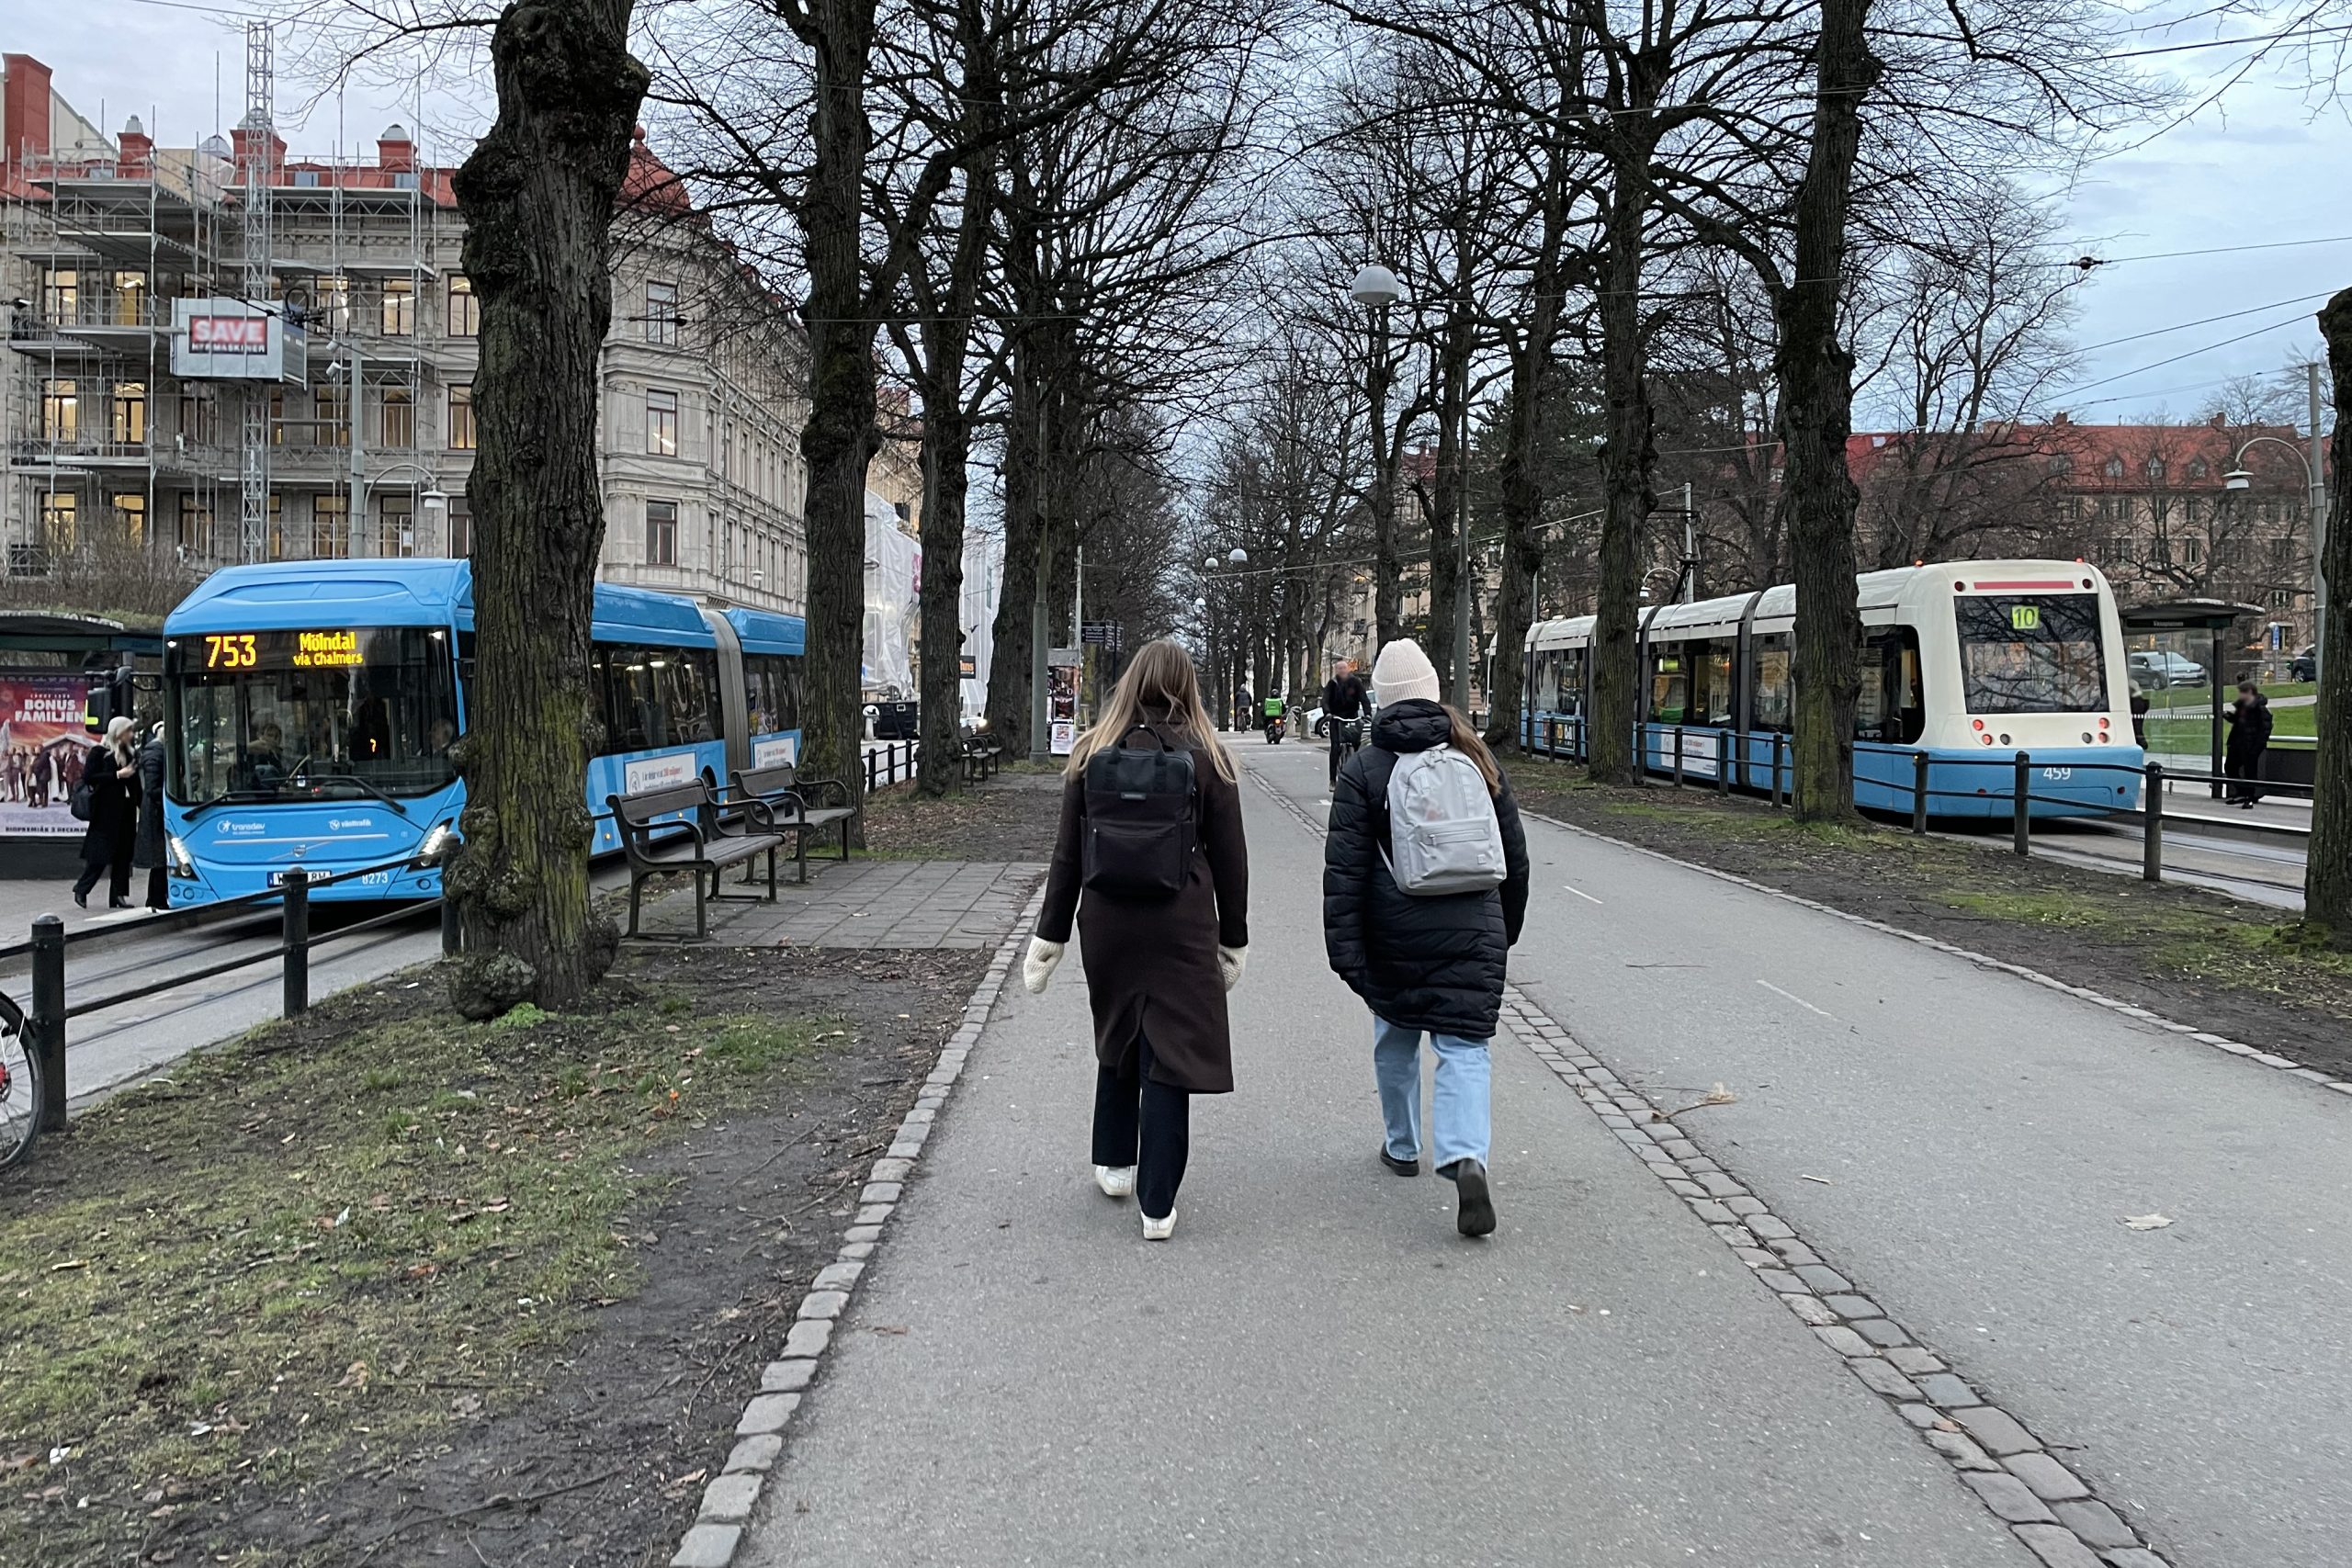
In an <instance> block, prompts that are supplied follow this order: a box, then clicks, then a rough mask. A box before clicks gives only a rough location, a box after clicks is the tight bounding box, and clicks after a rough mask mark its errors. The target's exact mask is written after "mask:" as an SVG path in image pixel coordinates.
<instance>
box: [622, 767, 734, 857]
mask: <svg viewBox="0 0 2352 1568" xmlns="http://www.w3.org/2000/svg"><path fill="white" fill-rule="evenodd" d="M605 804H606V805H607V806H609V807H611V808H612V813H613V823H614V826H616V828H618V829H620V834H621V838H622V839H623V840H625V841H626V842H627V843H628V845H630V846H631V847H635V846H638V845H641V844H643V843H644V842H646V840H649V839H650V838H651V837H652V835H653V834H654V833H655V832H657V831H660V830H662V829H676V828H683V827H684V826H685V825H686V824H685V823H684V822H683V821H680V820H679V819H678V818H679V816H680V814H681V813H684V812H689V811H691V812H694V813H695V814H696V815H697V816H699V815H700V814H701V813H703V812H705V811H707V810H708V809H709V807H710V791H709V790H708V789H707V787H706V786H705V785H704V784H703V782H702V781H701V780H700V779H696V780H695V782H694V783H692V784H671V785H669V786H668V787H667V788H664V789H646V790H639V791H638V792H637V793H636V794H635V795H607V796H605Z"/></svg>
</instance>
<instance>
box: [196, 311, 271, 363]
mask: <svg viewBox="0 0 2352 1568" xmlns="http://www.w3.org/2000/svg"><path fill="white" fill-rule="evenodd" d="M187 345H188V347H189V348H191V349H193V350H195V351H196V352H198V353H199V354H266V353H268V352H269V318H268V317H267V316H191V317H189V318H188V322H187Z"/></svg>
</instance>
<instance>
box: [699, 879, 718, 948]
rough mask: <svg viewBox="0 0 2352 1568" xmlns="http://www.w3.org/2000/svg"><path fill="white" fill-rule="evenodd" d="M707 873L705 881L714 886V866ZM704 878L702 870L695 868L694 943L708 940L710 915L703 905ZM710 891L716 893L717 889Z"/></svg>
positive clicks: (716, 880) (715, 880)
mask: <svg viewBox="0 0 2352 1568" xmlns="http://www.w3.org/2000/svg"><path fill="white" fill-rule="evenodd" d="M709 872H710V874H709V876H708V878H707V880H708V881H709V882H711V883H713V884H716V883H717V882H718V867H717V866H715V865H714V866H712V867H710V868H709ZM705 880H706V878H705V877H704V874H703V868H702V867H700V866H696V867H695V941H696V942H707V941H709V940H710V913H709V909H708V907H707V906H706V905H705V904H704V903H703V884H704V882H705ZM711 891H713V892H717V891H718V889H717V887H716V886H714V887H713V888H712V889H711Z"/></svg>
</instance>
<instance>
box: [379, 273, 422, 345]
mask: <svg viewBox="0 0 2352 1568" xmlns="http://www.w3.org/2000/svg"><path fill="white" fill-rule="evenodd" d="M381 315H382V319H383V332H384V335H385V336H386V337H412V336H413V335H414V334H415V333H416V285H415V284H413V283H412V282H410V281H409V280H408V279H406V278H404V277H403V278H394V279H392V280H390V281H389V282H387V283H386V284H385V285H384V306H383V310H382V311H381Z"/></svg>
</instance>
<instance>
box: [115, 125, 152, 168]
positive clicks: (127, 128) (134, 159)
mask: <svg viewBox="0 0 2352 1568" xmlns="http://www.w3.org/2000/svg"><path fill="white" fill-rule="evenodd" d="M117 141H119V144H120V147H121V153H120V155H119V157H118V158H117V159H116V160H115V174H116V175H117V176H118V177H119V178H121V179H126V180H143V179H145V178H146V177H147V176H148V175H151V174H153V173H154V172H155V139H154V138H153V137H152V136H150V135H148V134H147V128H146V127H145V126H143V125H141V124H140V123H139V117H138V116H137V115H132V116H131V117H130V118H129V119H128V120H126V121H124V122H123V127H122V134H121V136H119V138H117Z"/></svg>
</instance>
